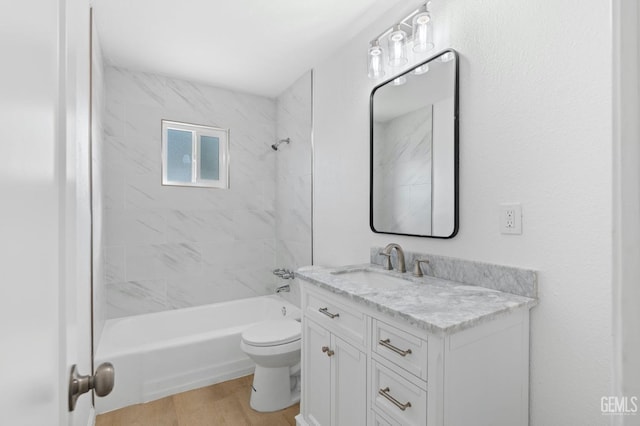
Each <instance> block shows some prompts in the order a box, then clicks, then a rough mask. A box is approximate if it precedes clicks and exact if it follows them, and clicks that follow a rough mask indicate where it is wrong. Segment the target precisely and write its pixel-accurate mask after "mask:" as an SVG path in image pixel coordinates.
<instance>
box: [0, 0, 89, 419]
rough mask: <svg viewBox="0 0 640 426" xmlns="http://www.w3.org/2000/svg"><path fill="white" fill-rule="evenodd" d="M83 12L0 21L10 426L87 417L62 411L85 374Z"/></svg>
mask: <svg viewBox="0 0 640 426" xmlns="http://www.w3.org/2000/svg"><path fill="white" fill-rule="evenodd" d="M82 3H83V2H82V1H80V0H77V1H76V0H69V1H67V2H65V1H64V0H22V1H19V2H12V3H11V7H10V8H8V7H5V8H4V9H6V10H5V11H4V12H3V13H1V14H0V57H1V58H2V66H1V67H0V136H1V143H0V274H1V275H0V277H1V279H2V283H1V284H0V342H2V343H1V349H0V412H1V413H2V423H3V424H7V425H12V426H21V425H28V426H32V425H68V424H74V425H83V426H84V425H86V424H87V422H88V421H90V418H91V417H90V406H91V402H90V397H89V396H83V397H82V398H84V401H82V402H81V404H82V407H81V408H80V409H79V410H78V411H77V412H76V413H75V414H73V415H70V414H69V412H68V409H67V406H68V403H67V401H68V399H67V387H68V374H69V367H70V364H71V363H72V362H74V363H80V364H81V370H82V369H84V368H87V369H86V370H84V371H82V372H84V373H88V372H89V371H90V368H89V365H90V356H88V354H89V353H90V352H89V350H90V349H89V348H90V341H89V340H90V335H89V334H88V330H89V324H90V316H89V315H88V309H89V308H88V306H89V303H90V299H89V298H88V297H86V294H88V292H90V289H89V282H88V274H87V261H88V254H89V253H85V252H84V250H85V249H86V247H87V244H88V242H87V239H88V238H89V234H87V232H86V220H87V217H88V216H87V213H88V210H87V207H88V206H87V205H86V200H84V199H83V197H84V196H83V189H82V188H83V185H84V184H83V179H85V176H83V173H85V172H84V167H83V166H82V162H83V161H84V160H83V159H82V155H83V146H86V141H87V139H86V135H85V134H84V133H86V132H85V130H86V125H87V124H86V123H85V122H84V120H86V118H87V117H88V111H87V110H86V109H85V108H86V105H88V99H87V100H86V101H85V100H83V97H84V96H86V94H87V93H88V91H87V90H88V87H87V86H86V80H85V76H83V75H82V73H76V71H77V70H81V69H82V67H83V63H84V62H85V58H84V56H85V55H86V56H87V58H86V61H88V53H85V49H84V47H81V45H82V39H81V38H77V37H78V36H81V35H82V32H83V30H82V26H83V25H84V27H85V30H84V31H87V33H86V34H88V21H85V22H84V23H83V22H82V19H83V16H84V10H85V9H86V10H87V11H88V6H87V7H86V8H85V7H84V5H82ZM67 21H68V22H69V23H70V26H67ZM67 30H68V31H67ZM67 41H69V44H67ZM75 43H78V44H77V45H76V44H75ZM67 53H69V54H70V55H69V56H68V55H67ZM67 59H69V60H67ZM87 63H88V62H87ZM67 70H72V72H70V73H68V74H67ZM86 72H88V70H87V71H86ZM87 75H88V74H87ZM67 94H68V96H67ZM78 100H80V101H79V102H78ZM68 108H70V109H71V110H72V111H70V114H69V116H67V109H68ZM87 134H88V133H87ZM85 195H86V194H85ZM78 306H81V307H82V309H78ZM79 348H82V351H80V350H79Z"/></svg>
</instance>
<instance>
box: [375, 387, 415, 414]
mask: <svg viewBox="0 0 640 426" xmlns="http://www.w3.org/2000/svg"><path fill="white" fill-rule="evenodd" d="M378 393H379V394H380V395H382V396H384V397H385V398H387V399H388V400H389V401H391V403H392V404H393V405H395V406H396V407H398V408H399V409H401V410H402V411H404V410H406V409H407V408H409V407H411V403H410V402H406V403H405V404H403V403H401V402H400V401H398V400H397V399H395V398H394V397H392V396H391V395H389V386H387V387H386V388H384V389H380V390H379V391H378Z"/></svg>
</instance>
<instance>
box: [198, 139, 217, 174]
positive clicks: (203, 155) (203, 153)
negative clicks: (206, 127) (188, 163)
mask: <svg viewBox="0 0 640 426" xmlns="http://www.w3.org/2000/svg"><path fill="white" fill-rule="evenodd" d="M200 178H202V179H207V180H219V179H220V139H219V138H217V137H213V136H200Z"/></svg>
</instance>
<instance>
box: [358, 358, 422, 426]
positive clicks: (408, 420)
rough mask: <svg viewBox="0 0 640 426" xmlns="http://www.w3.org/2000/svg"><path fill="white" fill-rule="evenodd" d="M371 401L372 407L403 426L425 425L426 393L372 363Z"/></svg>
mask: <svg viewBox="0 0 640 426" xmlns="http://www.w3.org/2000/svg"><path fill="white" fill-rule="evenodd" d="M372 373H373V374H372V388H371V392H372V394H371V400H372V401H373V405H374V407H375V408H376V409H377V410H379V411H381V412H382V413H384V414H386V415H387V416H388V417H389V418H390V419H392V420H393V421H396V422H398V423H399V424H401V425H403V426H414V425H415V426H425V425H426V424H427V392H426V391H424V390H423V389H420V388H419V387H418V386H416V385H414V384H413V383H411V382H409V381H408V380H406V379H404V378H402V377H401V376H399V375H398V374H396V373H394V372H393V371H391V370H389V369H388V368H385V367H384V366H382V365H380V364H379V363H377V362H376V361H373V362H372Z"/></svg>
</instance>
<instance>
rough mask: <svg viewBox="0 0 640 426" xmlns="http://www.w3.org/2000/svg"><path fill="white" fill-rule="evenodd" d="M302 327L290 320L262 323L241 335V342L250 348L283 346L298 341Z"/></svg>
mask: <svg viewBox="0 0 640 426" xmlns="http://www.w3.org/2000/svg"><path fill="white" fill-rule="evenodd" d="M301 332H302V327H301V325H300V323H299V322H298V321H296V320H292V319H279V320H269V321H263V322H261V323H260V324H256V325H254V326H253V327H249V328H248V329H246V330H245V331H244V333H242V340H244V342H245V343H246V344H248V345H252V346H275V345H284V344H285V343H289V342H293V341H295V340H299V339H300V334H301Z"/></svg>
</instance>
